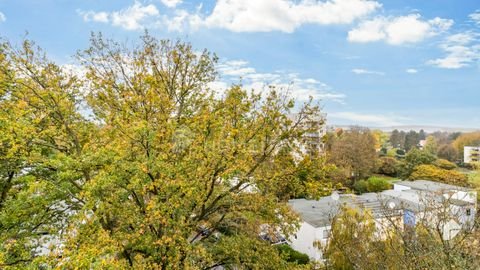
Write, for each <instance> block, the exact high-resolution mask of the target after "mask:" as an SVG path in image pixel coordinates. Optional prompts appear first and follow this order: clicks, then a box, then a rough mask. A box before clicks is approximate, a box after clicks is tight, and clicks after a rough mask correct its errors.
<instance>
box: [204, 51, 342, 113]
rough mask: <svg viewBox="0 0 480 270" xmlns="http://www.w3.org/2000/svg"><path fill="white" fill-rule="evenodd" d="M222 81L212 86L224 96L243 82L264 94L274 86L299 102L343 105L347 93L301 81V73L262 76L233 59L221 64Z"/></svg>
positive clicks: (276, 73)
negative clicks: (309, 100)
mask: <svg viewBox="0 0 480 270" xmlns="http://www.w3.org/2000/svg"><path fill="white" fill-rule="evenodd" d="M217 69H218V71H219V74H220V76H221V77H220V80H219V81H216V82H213V83H212V84H210V87H211V88H212V89H214V90H216V91H217V92H218V93H222V92H223V91H224V90H225V89H226V88H227V86H228V85H230V84H231V83H232V82H238V79H240V78H241V83H242V85H243V87H244V88H245V89H249V90H254V91H255V92H256V93H261V92H263V91H264V90H266V89H268V87H269V86H275V87H277V88H280V89H284V90H287V91H289V92H290V94H291V95H292V97H294V98H295V99H296V100H297V101H306V100H308V99H309V97H310V96H311V97H313V98H314V99H315V100H329V101H334V102H338V103H342V104H343V103H344V100H345V98H346V96H345V94H343V93H338V92H335V91H333V90H332V88H331V87H330V86H328V85H327V84H325V83H322V82H320V81H318V80H316V79H314V78H302V77H300V75H299V74H296V73H291V72H290V73H289V72H284V71H275V72H270V73H262V72H258V71H256V70H255V68H253V67H251V66H249V63H248V62H246V61H243V60H231V61H225V62H222V63H220V64H218V66H217Z"/></svg>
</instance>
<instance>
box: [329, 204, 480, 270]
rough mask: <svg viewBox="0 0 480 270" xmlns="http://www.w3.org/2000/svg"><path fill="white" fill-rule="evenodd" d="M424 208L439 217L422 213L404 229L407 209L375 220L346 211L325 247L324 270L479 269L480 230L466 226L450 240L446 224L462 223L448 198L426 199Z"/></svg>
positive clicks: (336, 221)
mask: <svg viewBox="0 0 480 270" xmlns="http://www.w3.org/2000/svg"><path fill="white" fill-rule="evenodd" d="M440 196H441V195H440ZM424 207H425V208H426V209H428V210H427V211H428V212H429V213H434V214H435V217H436V218H434V219H432V218H430V217H431V215H422V214H418V215H417V216H416V225H415V226H412V227H406V226H405V225H404V224H403V222H402V214H401V213H402V212H403V211H404V210H405V209H399V211H396V210H394V211H392V209H387V208H381V209H380V210H378V209H377V211H379V212H381V213H382V214H381V215H382V216H383V218H382V219H380V218H378V217H377V219H376V220H374V219H373V215H372V214H371V213H370V212H369V211H368V210H365V209H362V208H358V207H353V208H352V207H350V206H343V207H342V208H341V209H340V212H339V213H338V214H337V215H336V216H335V217H334V219H333V222H332V229H331V238H330V240H329V242H328V244H327V246H326V247H323V250H324V258H325V259H326V260H325V264H326V265H325V266H326V269H398V270H404V269H405V270H406V269H478V267H479V266H480V253H479V252H480V249H479V246H478V239H477V238H478V236H479V234H478V231H476V230H475V229H473V228H471V229H469V228H468V227H466V228H464V229H463V230H462V232H460V233H459V234H457V235H456V236H455V237H453V238H452V239H448V238H445V237H444V225H445V224H446V223H447V222H449V221H451V220H452V219H453V220H456V219H458V218H459V216H458V215H457V214H455V213H454V212H452V211H451V206H450V198H447V199H446V200H445V201H444V202H443V203H442V204H440V205H439V204H438V200H436V199H435V197H427V198H425V201H424ZM476 239H477V240H476Z"/></svg>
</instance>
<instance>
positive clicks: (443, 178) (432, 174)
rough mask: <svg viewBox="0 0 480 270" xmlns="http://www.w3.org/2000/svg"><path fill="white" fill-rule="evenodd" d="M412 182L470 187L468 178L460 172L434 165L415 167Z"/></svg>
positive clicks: (411, 176) (411, 177)
mask: <svg viewBox="0 0 480 270" xmlns="http://www.w3.org/2000/svg"><path fill="white" fill-rule="evenodd" d="M409 179H411V180H420V179H421V180H432V181H438V182H442V183H446V184H452V185H458V186H468V177H467V176H466V175H465V174H463V173H460V172H457V171H453V170H445V169H441V168H438V167H436V166H434V165H420V166H417V167H415V169H414V171H413V173H412V174H411V175H410V177H409Z"/></svg>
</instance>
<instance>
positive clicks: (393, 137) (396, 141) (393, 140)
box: [390, 129, 405, 148]
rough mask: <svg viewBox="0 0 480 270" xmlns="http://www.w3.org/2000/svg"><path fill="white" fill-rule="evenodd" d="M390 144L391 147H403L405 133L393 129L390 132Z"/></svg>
mask: <svg viewBox="0 0 480 270" xmlns="http://www.w3.org/2000/svg"><path fill="white" fill-rule="evenodd" d="M390 144H391V145H392V147H393V148H397V147H400V148H403V147H404V145H405V133H404V132H403V131H401V132H400V131H398V130H397V129H394V130H393V131H392V133H391V134H390Z"/></svg>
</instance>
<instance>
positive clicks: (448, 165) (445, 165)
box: [433, 159, 457, 170]
mask: <svg viewBox="0 0 480 270" xmlns="http://www.w3.org/2000/svg"><path fill="white" fill-rule="evenodd" d="M433 165H435V166H437V167H439V168H440V169H445V170H453V169H455V168H457V165H455V163H453V162H450V161H448V160H446V159H437V160H436V161H435V162H434V163H433Z"/></svg>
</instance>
